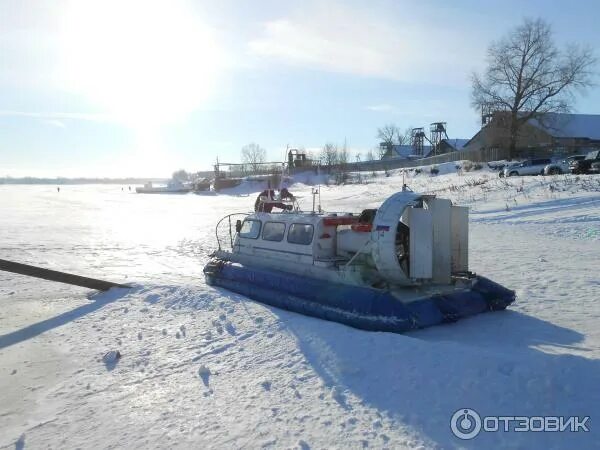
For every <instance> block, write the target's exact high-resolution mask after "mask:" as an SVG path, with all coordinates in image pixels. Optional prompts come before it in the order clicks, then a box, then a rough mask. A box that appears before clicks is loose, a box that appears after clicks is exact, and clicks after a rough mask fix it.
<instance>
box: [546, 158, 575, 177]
mask: <svg viewBox="0 0 600 450" xmlns="http://www.w3.org/2000/svg"><path fill="white" fill-rule="evenodd" d="M583 158H585V155H574V156H569V157H568V158H566V159H562V160H560V161H556V162H553V163H552V164H548V165H547V166H546V167H544V175H559V174H561V173H571V163H572V162H573V161H580V160H582V159H583Z"/></svg>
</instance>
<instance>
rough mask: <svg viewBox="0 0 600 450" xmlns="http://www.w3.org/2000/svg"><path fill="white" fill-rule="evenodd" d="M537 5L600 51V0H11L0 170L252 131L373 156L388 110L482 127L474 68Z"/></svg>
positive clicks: (164, 171) (176, 154)
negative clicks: (473, 101) (474, 99)
mask: <svg viewBox="0 0 600 450" xmlns="http://www.w3.org/2000/svg"><path fill="white" fill-rule="evenodd" d="M524 17H542V18H543V19H545V20H546V21H548V22H549V23H550V24H551V25H552V27H553V30H554V37H555V40H556V42H557V44H558V45H559V46H563V45H566V44H568V43H573V42H575V43H579V44H582V45H588V46H590V47H592V48H593V49H594V50H595V51H596V54H597V56H600V48H599V47H600V27H598V24H597V20H598V17H600V2H598V1H597V0H590V1H585V0H573V1H571V2H569V3H568V5H567V4H566V3H564V2H548V1H546V0H543V1H542V0H535V1H524V0H502V1H488V2H481V1H480V0H454V1H452V2H448V1H443V2H442V1H433V0H420V1H413V0H370V1H352V0H351V1H344V2H342V1H326V0H321V1H312V0H305V1H293V0H292V1H275V0H273V1H269V0H266V1H261V0H256V1H251V2H248V1H233V0H221V1H216V2H215V1H191V0H190V1H185V0H154V1H153V0H146V1H137V0H101V1H96V0H90V1H87V0H74V1H64V0H0V177H1V176H14V177H19V176H42V177H54V176H67V177H75V176H85V177H98V176H102V177H121V176H146V177H167V176H169V175H170V174H171V173H172V172H173V171H175V170H177V169H180V168H183V169H186V170H189V171H196V170H209V169H211V168H212V164H214V162H215V161H216V159H217V157H218V158H219V160H220V161H221V162H238V161H239V160H240V158H241V148H242V147H243V146H244V145H246V144H248V143H251V142H255V143H258V144H259V145H260V146H262V147H263V148H265V149H266V151H267V157H268V159H269V160H270V161H281V160H283V159H284V155H285V150H286V148H287V147H288V146H289V147H297V148H298V147H299V148H306V149H308V150H311V151H318V149H319V148H321V147H322V146H323V145H324V144H325V143H327V142H333V143H338V144H343V143H344V142H346V144H347V146H348V148H349V149H350V152H351V153H352V154H361V155H363V159H364V154H365V153H366V152H367V151H369V150H370V149H372V148H375V147H376V146H377V145H378V140H377V138H376V134H377V128H378V127H380V126H382V125H385V124H387V123H394V124H396V125H397V126H398V127H399V128H400V129H401V130H404V129H406V128H408V127H417V126H422V127H426V129H427V127H428V126H429V124H430V123H431V122H437V121H444V122H447V129H448V135H449V137H450V138H470V137H472V136H473V134H475V132H476V131H477V130H478V128H479V123H480V119H479V115H478V113H477V112H476V111H475V110H473V108H472V107H471V106H470V86H471V85H470V77H471V74H472V73H473V71H482V70H483V68H484V67H485V55H486V49H487V47H488V46H489V44H490V43H491V42H492V41H493V40H495V39H498V38H500V37H502V36H503V35H505V34H506V33H507V32H508V31H509V30H510V29H511V28H514V27H515V26H516V25H518V24H519V23H520V22H521V21H522V19H523V18H524ZM597 81H599V82H600V79H597ZM575 112H581V113H587V114H600V85H599V86H596V87H595V88H592V89H589V90H588V91H587V92H586V93H584V94H583V95H581V96H579V97H578V100H577V102H576V104H575Z"/></svg>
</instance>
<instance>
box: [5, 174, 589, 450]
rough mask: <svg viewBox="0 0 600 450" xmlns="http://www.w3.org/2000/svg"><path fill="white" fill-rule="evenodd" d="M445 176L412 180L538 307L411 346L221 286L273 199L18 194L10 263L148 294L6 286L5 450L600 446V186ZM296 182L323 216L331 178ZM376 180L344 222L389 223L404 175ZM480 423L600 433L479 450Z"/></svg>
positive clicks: (33, 283)
mask: <svg viewBox="0 0 600 450" xmlns="http://www.w3.org/2000/svg"><path fill="white" fill-rule="evenodd" d="M440 172H441V173H442V174H443V175H438V176H430V175H429V174H428V173H427V169H425V170H424V172H423V173H421V174H419V175H415V174H414V173H408V174H407V176H406V178H405V181H406V182H407V183H408V184H409V186H410V187H411V188H412V189H413V190H416V191H420V192H433V193H436V194H438V195H440V196H442V197H447V198H451V199H452V200H453V201H455V202H456V203H458V204H462V205H468V206H470V207H471V236H470V237H471V241H470V245H471V246H470V266H471V269H472V270H474V271H476V272H478V273H481V274H483V275H486V276H488V277H490V278H492V279H493V280H496V281H498V282H500V283H502V284H504V285H506V286H508V287H510V288H513V289H515V290H516V291H517V294H518V300H517V302H516V303H515V304H514V305H513V306H511V307H510V308H509V310H508V311H505V312H501V313H493V314H484V315H480V316H477V317H473V318H470V319H466V320H463V321H461V322H458V323H456V324H452V325H445V326H439V327H434V328H430V329H427V330H421V331H418V332H414V333H410V334H407V335H394V334H389V333H370V332H365V331H360V330H355V329H352V328H348V327H345V326H343V325H339V324H336V323H330V322H324V321H320V320H317V319H312V318H308V317H303V316H300V315H297V314H293V313H289V312H285V311H281V310H277V309H275V308H271V307H267V306H264V305H262V304H259V303H255V302H253V301H250V300H248V299H246V298H244V297H242V296H240V295H236V294H232V293H229V292H227V291H224V290H221V289H215V288H211V287H208V286H206V285H205V283H204V280H203V277H202V267H203V265H204V263H205V261H206V260H207V256H208V254H209V253H210V252H211V251H212V250H213V248H214V243H215V242H214V224H215V223H216V221H217V220H218V219H219V218H220V217H221V216H222V215H225V214H228V213H232V212H243V211H247V210H249V209H250V208H251V206H252V205H253V202H254V195H250V196H232V195H217V196H197V195H193V194H189V195H165V196H161V195H136V194H130V193H129V191H128V190H127V188H125V190H124V191H122V190H121V187H120V186H106V185H104V186H63V187H62V188H61V191H60V193H58V192H57V191H56V189H55V187H53V186H0V211H1V213H0V258H5V259H10V260H16V261H20V262H25V263H32V264H37V265H41V266H44V267H49V268H54V269H58V270H65V271H71V272H74V273H78V274H81V275H88V276H96V277H99V278H104V279H108V280H112V281H117V282H127V283H131V284H132V285H133V286H134V287H133V289H131V290H129V291H128V290H113V291H110V292H108V293H94V292H90V291H88V290H86V289H81V288H76V287H72V286H67V285H60V284H56V283H51V282H46V281H42V280H35V279H31V278H26V277H22V276H18V275H12V274H8V273H2V272H0V430H1V432H0V448H13V447H16V448H40V447H50V448H77V447H79V448H114V447H129V448H139V447H161V448H164V447H175V448H190V447H194V448H301V449H307V448H405V447H408V448H567V447H573V448H599V447H600V431H599V430H600V386H599V383H598V380H600V330H599V329H598V323H599V320H600V303H599V302H600V276H599V272H598V268H599V263H600V177H597V176H596V177H594V176H581V177H575V176H553V177H528V178H520V177H516V178H508V179H500V178H498V177H497V176H496V175H495V174H494V173H492V172H488V171H483V170H482V171H476V172H470V173H464V174H457V173H454V172H455V171H454V170H453V164H452V165H447V166H443V167H440ZM363 177H364V174H363ZM296 181H297V183H296V184H295V185H293V186H292V187H291V190H292V192H294V193H295V194H298V195H300V196H301V197H302V199H301V204H302V205H303V206H304V207H305V209H309V208H310V204H311V197H310V188H311V186H310V182H311V181H312V177H311V176H309V175H308V174H305V175H302V174H301V175H298V176H297V177H296ZM366 181H367V184H356V185H348V186H342V187H340V186H322V191H321V192H322V194H321V197H322V204H323V206H324V208H325V209H327V210H351V211H357V212H358V211H360V210H361V209H363V208H366V207H372V206H377V204H378V203H380V202H381V201H382V200H383V199H384V198H386V197H387V196H388V195H389V194H390V193H392V192H394V191H397V190H399V189H401V186H402V183H403V176H402V174H401V172H400V171H393V172H392V173H391V176H390V177H385V176H383V174H378V176H377V177H375V178H373V177H371V176H370V175H369V176H368V177H367V179H366ZM236 189H237V190H236V191H235V192H242V191H243V190H241V189H240V188H236ZM110 350H118V351H119V352H120V353H121V354H122V357H121V358H120V359H119V360H117V361H104V360H103V355H104V354H105V353H106V352H108V351H110ZM460 408H472V409H474V410H476V411H478V412H479V413H480V414H481V416H490V415H502V416H531V415H532V416H542V415H562V416H568V415H578V416H590V421H589V422H588V426H589V428H590V432H587V433H585V432H579V433H568V432H563V433H539V432H537V433H518V432H514V431H513V432H497V433H481V434H480V435H479V436H477V437H476V438H475V439H473V440H471V441H462V440H459V439H458V438H456V437H454V436H453V435H452V433H451V430H450V418H451V416H452V414H453V413H454V412H455V411H457V410H458V409H460Z"/></svg>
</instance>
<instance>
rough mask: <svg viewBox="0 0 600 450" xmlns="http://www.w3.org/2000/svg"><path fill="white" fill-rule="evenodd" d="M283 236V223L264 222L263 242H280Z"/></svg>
mask: <svg viewBox="0 0 600 450" xmlns="http://www.w3.org/2000/svg"><path fill="white" fill-rule="evenodd" d="M284 234H285V223H283V222H266V223H265V226H264V227H263V232H262V238H263V241H275V242H280V241H282V240H283V235H284Z"/></svg>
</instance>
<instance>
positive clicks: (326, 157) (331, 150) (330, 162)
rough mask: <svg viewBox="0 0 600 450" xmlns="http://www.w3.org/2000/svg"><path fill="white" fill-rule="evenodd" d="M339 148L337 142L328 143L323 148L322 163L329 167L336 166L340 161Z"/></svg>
mask: <svg viewBox="0 0 600 450" xmlns="http://www.w3.org/2000/svg"><path fill="white" fill-rule="evenodd" d="M338 158H339V155H338V148H337V146H336V145H335V144H331V143H327V144H325V146H324V147H323V150H321V158H320V159H321V164H323V165H324V166H327V167H331V166H334V165H336V164H337V163H338Z"/></svg>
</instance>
